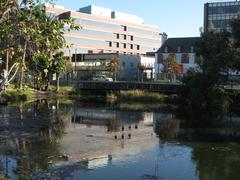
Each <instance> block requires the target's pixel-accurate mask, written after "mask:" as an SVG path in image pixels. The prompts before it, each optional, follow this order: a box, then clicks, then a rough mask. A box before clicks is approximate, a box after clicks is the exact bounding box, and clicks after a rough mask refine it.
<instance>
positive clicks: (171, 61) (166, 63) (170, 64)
mask: <svg viewBox="0 0 240 180" xmlns="http://www.w3.org/2000/svg"><path fill="white" fill-rule="evenodd" d="M162 73H163V74H164V75H165V76H166V77H167V78H168V79H170V80H171V81H172V80H173V79H174V77H175V76H176V75H178V74H180V68H179V66H178V64H177V61H176V57H175V56H170V57H168V58H166V59H163V69H162Z"/></svg>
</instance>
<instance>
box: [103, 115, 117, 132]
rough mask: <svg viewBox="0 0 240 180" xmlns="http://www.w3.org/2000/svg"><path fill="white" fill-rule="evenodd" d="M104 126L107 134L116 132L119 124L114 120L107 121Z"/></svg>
mask: <svg viewBox="0 0 240 180" xmlns="http://www.w3.org/2000/svg"><path fill="white" fill-rule="evenodd" d="M106 126H107V131H108V132H118V131H119V128H120V122H119V121H118V120H117V119H116V118H114V119H107V120H106Z"/></svg>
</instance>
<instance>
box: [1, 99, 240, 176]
mask: <svg viewBox="0 0 240 180" xmlns="http://www.w3.org/2000/svg"><path fill="white" fill-rule="evenodd" d="M0 116H1V127H0V171H1V172H2V174H5V175H8V176H10V177H11V179H18V178H33V179H41V178H42V179H44V178H45V179H52V178H54V177H55V178H57V177H66V178H70V179H79V178H80V179H96V178H97V179H146V178H156V177H164V178H165V179H179V178H180V179H197V178H199V179H221V177H224V179H225V178H226V179H234V178H235V177H238V174H237V173H238V171H237V169H238V168H239V166H238V163H239V161H240V159H239V158H238V157H240V151H239V150H240V145H239V144H238V143H237V142H238V141H239V135H240V133H239V132H240V131H239V127H240V118H239V117H237V116H233V115H232V116H225V117H224V119H223V120H222V121H219V122H218V124H216V127H217V128H214V129H213V128H202V127H201V128H199V127H198V128H196V127H195V128H193V127H194V126H193V125H192V124H191V126H190V124H189V121H188V120H179V118H178V117H177V115H176V113H174V112H171V113H166V112H142V111H132V110H131V111H128V110H126V109H125V110H116V109H112V108H111V107H107V106H92V105H91V104H79V103H75V102H72V101H69V100H65V101H59V100H51V101H49V100H48V101H47V100H41V101H36V102H33V103H30V104H19V105H16V106H9V107H0ZM229 142H235V143H229ZM179 164H181V166H180V167H179V166H178V165H179ZM123 172H124V173H123ZM0 177H1V175H0Z"/></svg>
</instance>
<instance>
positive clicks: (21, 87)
mask: <svg viewBox="0 0 240 180" xmlns="http://www.w3.org/2000/svg"><path fill="white" fill-rule="evenodd" d="M26 51H27V41H25V44H24V50H23V58H22V62H21V72H20V81H19V88H20V89H21V90H22V89H23V79H24V65H25V58H26Z"/></svg>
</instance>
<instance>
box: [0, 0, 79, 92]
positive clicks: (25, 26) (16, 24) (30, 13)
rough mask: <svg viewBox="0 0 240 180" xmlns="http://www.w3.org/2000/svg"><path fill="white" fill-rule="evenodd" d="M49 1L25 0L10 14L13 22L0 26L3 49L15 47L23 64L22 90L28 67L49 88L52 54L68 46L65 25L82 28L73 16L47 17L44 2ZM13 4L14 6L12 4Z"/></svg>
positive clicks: (16, 53)
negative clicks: (76, 23) (77, 24)
mask: <svg viewBox="0 0 240 180" xmlns="http://www.w3.org/2000/svg"><path fill="white" fill-rule="evenodd" d="M47 1H48V2H49V1H50V2H51V0H23V1H22V3H20V5H19V6H18V8H16V9H17V10H16V11H13V12H12V13H10V14H9V19H10V20H11V21H4V22H3V23H2V24H1V27H0V34H1V41H2V42H4V46H3V47H1V48H0V51H1V52H4V50H7V52H9V50H8V49H9V48H12V47H14V48H13V49H14V54H15V57H14V59H15V60H16V61H17V62H18V63H19V67H20V77H19V88H20V89H22V88H23V83H24V82H23V80H24V74H25V69H28V70H31V71H33V72H35V74H36V76H35V77H36V78H37V79H39V80H40V81H41V82H42V83H43V84H45V87H46V88H47V87H48V85H49V82H50V78H51V72H52V70H51V69H49V68H50V67H51V66H52V63H53V62H52V61H53V59H54V58H53V56H54V55H55V54H56V53H58V52H59V49H62V48H63V47H64V45H65V40H64V37H63V34H64V26H65V25H66V24H68V25H69V27H70V28H69V29H79V28H80V27H79V26H76V25H75V24H74V19H72V18H68V19H58V18H55V17H52V16H48V15H47V14H46V7H45V6H43V5H42V3H43V2H47ZM17 4H18V3H17ZM10 7H13V5H11V4H10ZM4 12H5V11H4ZM2 19H4V18H2ZM2 32H3V33H2ZM10 34H12V36H13V37H12V38H10V39H13V40H12V41H9V40H8V35H10ZM38 61H39V62H38ZM40 72H41V73H40ZM37 82H39V81H37Z"/></svg>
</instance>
